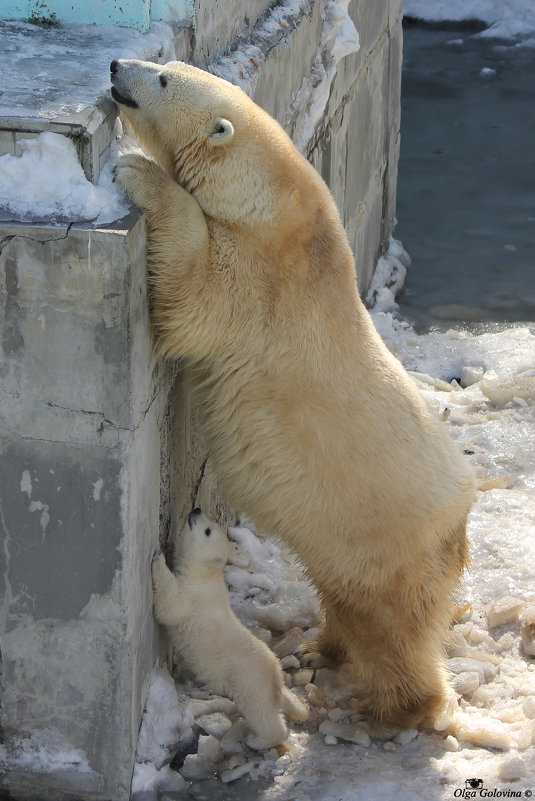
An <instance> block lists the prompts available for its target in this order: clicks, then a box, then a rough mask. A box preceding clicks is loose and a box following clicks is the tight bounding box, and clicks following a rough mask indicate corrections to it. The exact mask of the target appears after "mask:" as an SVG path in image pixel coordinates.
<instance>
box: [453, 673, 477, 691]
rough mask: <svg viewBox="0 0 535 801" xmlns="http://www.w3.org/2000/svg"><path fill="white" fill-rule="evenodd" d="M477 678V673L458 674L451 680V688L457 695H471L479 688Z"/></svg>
mask: <svg viewBox="0 0 535 801" xmlns="http://www.w3.org/2000/svg"><path fill="white" fill-rule="evenodd" d="M479 676H480V674H479V673H478V672H477V671H470V672H468V673H459V674H458V675H457V676H455V677H454V678H453V679H452V682H451V686H452V687H453V689H454V690H455V692H456V693H459V695H471V694H472V693H473V692H474V690H477V688H478V687H479Z"/></svg>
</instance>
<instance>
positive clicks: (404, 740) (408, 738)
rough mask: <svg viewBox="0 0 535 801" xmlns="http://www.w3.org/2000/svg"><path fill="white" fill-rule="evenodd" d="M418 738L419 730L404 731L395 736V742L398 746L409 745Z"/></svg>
mask: <svg viewBox="0 0 535 801" xmlns="http://www.w3.org/2000/svg"><path fill="white" fill-rule="evenodd" d="M416 737H418V729H403V731H400V732H399V734H396V735H395V737H394V738H393V742H394V743H397V744H398V745H408V744H409V743H412V741H413V740H414V739H416Z"/></svg>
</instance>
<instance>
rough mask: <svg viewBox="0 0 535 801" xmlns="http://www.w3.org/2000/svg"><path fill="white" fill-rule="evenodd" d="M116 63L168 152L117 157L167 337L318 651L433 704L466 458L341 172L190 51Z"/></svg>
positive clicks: (230, 491)
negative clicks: (399, 354) (384, 333)
mask: <svg viewBox="0 0 535 801" xmlns="http://www.w3.org/2000/svg"><path fill="white" fill-rule="evenodd" d="M111 73H112V84H113V89H112V95H113V97H114V99H115V100H116V102H117V103H118V104H119V105H120V107H121V110H122V111H123V112H124V114H125V116H126V117H127V119H128V120H129V121H130V123H131V125H132V127H133V129H134V132H135V134H136V136H137V137H138V139H139V141H140V143H141V144H142V146H143V148H144V149H145V150H146V151H147V152H148V153H149V154H150V156H151V157H152V159H154V160H152V159H148V158H146V157H145V156H144V155H142V154H140V153H134V154H126V155H124V156H122V157H121V158H120V159H119V161H118V164H117V167H116V176H117V178H118V180H119V181H120V182H122V183H123V184H124V186H125V187H126V189H127V191H128V193H129V195H130V196H131V198H132V200H133V201H134V202H135V203H136V204H137V205H138V206H139V207H140V208H141V209H142V210H143V211H144V212H145V216H146V223H147V235H148V258H149V270H150V277H149V280H150V287H151V311H152V321H153V326H154V332H155V341H156V348H157V351H158V353H159V354H161V355H163V356H166V357H170V358H181V359H184V360H187V362H188V363H189V364H190V365H192V366H194V367H195V370H194V371H193V375H194V383H195V391H196V396H197V402H198V404H199V407H200V409H201V414H202V427H203V433H204V436H205V438H206V443H207V445H208V447H209V452H210V456H211V459H212V461H213V465H214V467H215V469H216V473H217V475H218V478H219V481H220V485H221V487H222V489H223V490H224V491H225V493H226V494H227V496H228V499H229V501H230V502H231V503H232V504H233V505H234V506H235V507H236V508H240V509H242V510H243V511H244V512H246V513H247V515H249V516H250V517H251V518H252V519H253V520H255V522H256V523H257V524H258V526H259V527H260V528H261V529H262V530H263V531H266V532H269V533H270V534H273V535H276V536H278V537H281V538H282V539H283V540H285V541H286V542H288V543H289V544H290V545H291V546H292V547H293V548H294V549H295V551H296V552H297V553H298V555H299V556H300V558H301V559H302V561H303V563H304V564H305V566H306V568H307V571H308V574H309V576H310V578H311V580H312V581H313V583H314V584H315V586H316V587H317V589H318V590H319V593H320V596H321V600H322V604H323V610H324V615H325V620H324V623H323V626H322V628H321V630H320V633H319V635H318V637H317V638H316V639H315V640H314V641H312V642H311V643H310V644H309V646H308V653H307V654H306V657H307V659H308V663H309V664H319V663H320V662H321V661H322V660H325V659H328V660H332V661H334V662H341V661H349V662H351V663H352V664H353V667H354V671H355V677H356V680H357V683H358V685H359V687H360V692H359V697H358V702H359V704H360V705H361V707H362V709H363V711H365V712H366V713H367V714H368V715H370V716H371V717H372V718H374V719H376V720H378V721H381V722H385V723H386V722H388V723H397V724H400V725H414V723H416V722H418V721H420V720H421V719H423V718H424V717H428V716H431V717H433V716H435V718H436V716H437V714H439V712H438V711H437V710H440V709H442V707H443V705H444V703H445V702H446V699H447V698H448V687H447V681H446V673H445V669H444V664H443V653H442V641H443V638H444V635H445V632H446V629H447V627H448V625H449V622H450V616H451V595H452V591H453V589H454V587H455V585H456V582H457V581H458V579H459V576H460V574H461V571H462V569H463V565H464V564H465V562H466V557H467V546H466V535H465V528H466V517H467V513H468V510H469V507H470V505H471V502H472V498H473V491H474V490H473V486H474V482H473V476H472V471H471V468H470V466H469V465H468V464H467V463H466V461H465V460H464V458H463V457H462V456H461V455H460V453H458V451H457V449H456V447H455V446H454V445H453V443H452V442H451V440H450V439H449V437H448V434H447V433H446V431H445V430H444V429H443V428H442V427H441V424H440V423H439V422H438V421H437V420H435V418H434V416H433V415H432V414H431V413H430V412H429V410H428V408H427V406H426V405H425V403H424V402H423V400H422V398H421V397H420V395H419V392H418V390H417V389H416V387H415V385H414V384H413V382H412V381H411V379H410V378H409V377H408V376H407V375H406V373H405V371H404V370H403V368H402V366H401V365H400V364H399V362H398V361H397V360H396V359H395V358H394V357H393V356H392V355H391V354H390V353H389V351H388V350H387V348H386V347H385V346H384V344H383V342H382V341H381V339H380V337H379V336H378V334H377V333H376V331H375V328H374V326H373V323H372V321H371V319H370V317H369V315H368V313H367V311H366V310H365V308H364V306H363V304H362V302H361V300H360V298H359V295H358V292H357V286H356V281H355V268H354V263H353V256H352V253H351V250H350V247H349V244H348V242H347V239H346V236H345V232H344V229H343V227H342V224H341V222H340V218H339V215H338V212H337V210H336V207H335V204H334V201H333V199H332V197H331V195H330V193H329V190H328V188H327V186H326V185H325V184H324V182H323V181H322V179H321V178H320V177H319V175H318V174H317V173H316V172H315V170H314V169H313V167H312V166H311V165H310V164H309V163H308V162H307V161H306V159H304V158H303V157H302V156H301V155H300V154H299V153H298V151H297V150H296V149H295V148H294V146H293V144H292V142H291V141H290V139H289V138H288V137H287V136H286V134H285V133H284V131H283V130H282V129H281V128H280V126H279V125H278V124H277V123H276V122H275V121H274V120H273V119H272V118H271V117H270V116H269V115H268V114H267V113H266V112H264V111H263V110H262V109H260V108H259V107H258V106H256V105H255V104H254V103H253V102H252V100H250V98H249V97H247V95H246V94H245V93H244V92H242V91H241V90H240V89H239V88H237V87H235V86H233V85H231V84H230V83H228V82H227V81H224V80H221V79H219V78H217V77H215V76H213V75H210V74H208V73H207V72H204V71H202V70H199V69H197V68H195V67H192V66H190V65H187V64H184V63H182V62H172V63H168V64H165V65H164V66H161V65H157V64H152V63H147V62H142V61H137V60H118V61H113V62H112V64H111Z"/></svg>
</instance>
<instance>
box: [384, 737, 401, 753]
mask: <svg viewBox="0 0 535 801" xmlns="http://www.w3.org/2000/svg"><path fill="white" fill-rule="evenodd" d="M397 750H398V747H397V745H396V744H395V743H393V742H392V741H391V740H387V741H386V743H384V744H383V751H387V752H390V753H392V754H393V753H395V752H396V751H397Z"/></svg>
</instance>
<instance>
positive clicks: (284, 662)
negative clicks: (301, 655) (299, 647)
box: [281, 654, 300, 670]
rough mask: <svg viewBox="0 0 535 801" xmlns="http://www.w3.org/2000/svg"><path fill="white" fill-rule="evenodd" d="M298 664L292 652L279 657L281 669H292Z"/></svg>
mask: <svg viewBox="0 0 535 801" xmlns="http://www.w3.org/2000/svg"><path fill="white" fill-rule="evenodd" d="M299 664H300V663H299V659H298V658H297V657H296V656H294V655H293V654H288V656H283V657H282V659H281V668H282V669H283V670H293V669H294V668H298V667H299Z"/></svg>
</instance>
